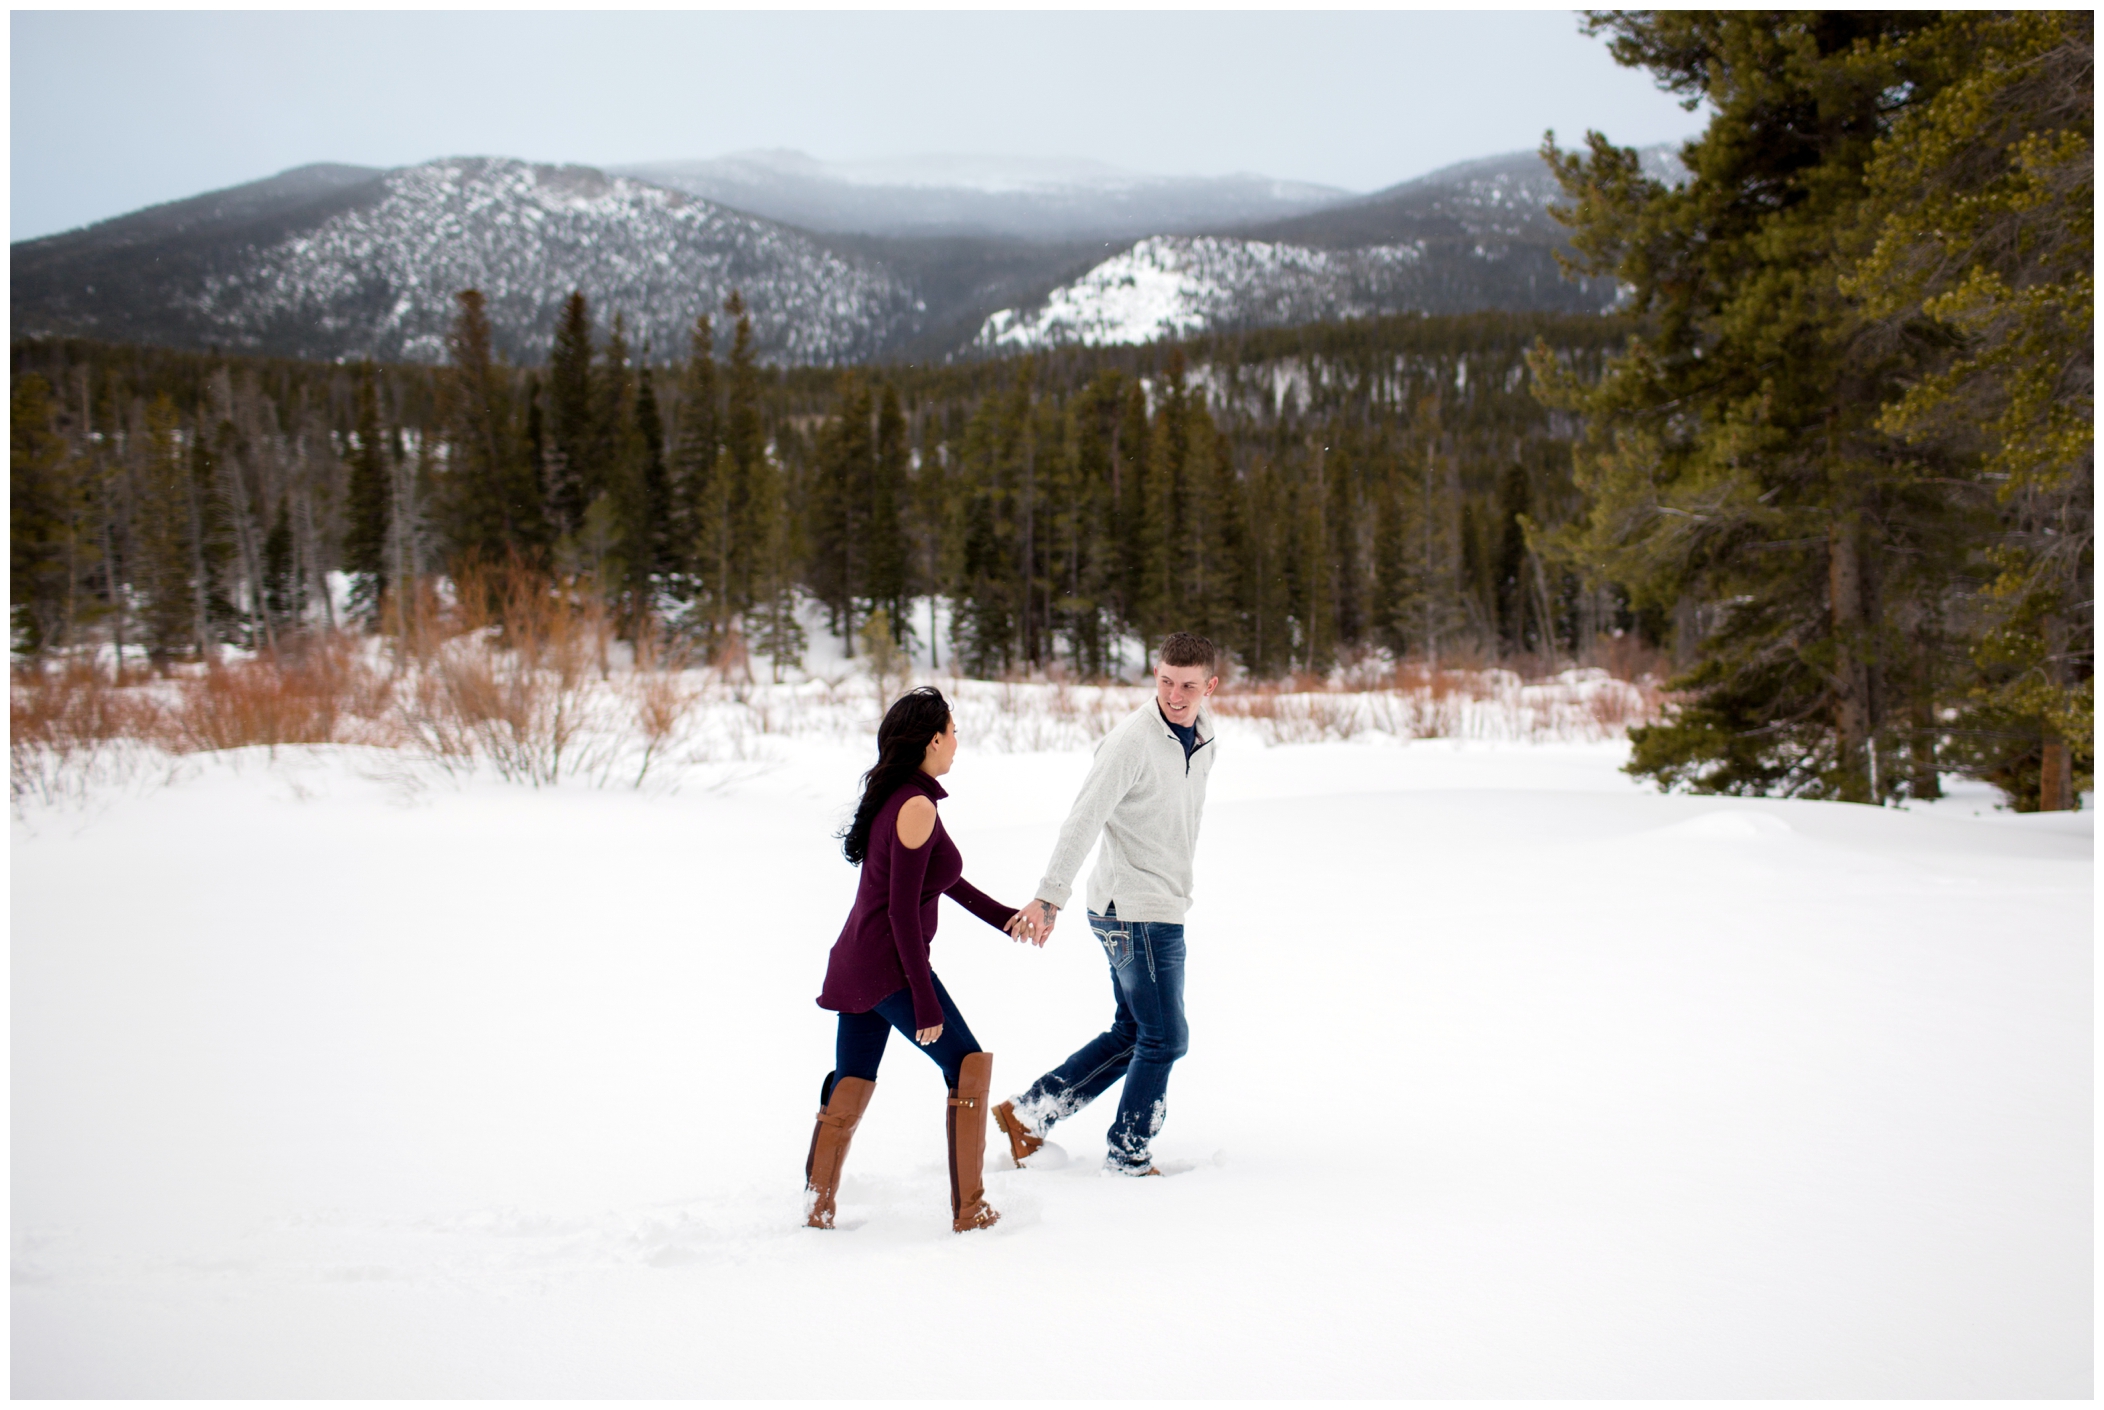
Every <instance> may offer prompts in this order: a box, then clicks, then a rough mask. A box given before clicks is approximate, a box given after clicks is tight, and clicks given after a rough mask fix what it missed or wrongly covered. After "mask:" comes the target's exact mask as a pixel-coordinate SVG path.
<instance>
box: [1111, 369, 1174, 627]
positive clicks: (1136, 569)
mask: <svg viewBox="0 0 2104 1410" xmlns="http://www.w3.org/2000/svg"><path fill="white" fill-rule="evenodd" d="M1150 439H1151V436H1150V434H1149V427H1148V423H1147V393H1146V390H1145V389H1144V388H1143V387H1141V385H1140V384H1139V382H1138V380H1137V379H1135V380H1133V381H1132V382H1131V383H1130V384H1129V385H1128V386H1127V387H1126V391H1125V410H1124V415H1123V416H1122V417H1121V418H1120V420H1119V422H1118V431H1117V436H1116V438H1115V439H1114V440H1113V441H1112V443H1111V474H1112V477H1113V479H1112V484H1113V487H1114V489H1113V492H1114V494H1115V496H1116V501H1117V516H1116V519H1115V521H1114V529H1113V532H1114V536H1115V539H1116V543H1117V562H1118V587H1119V593H1118V597H1119V602H1118V608H1119V612H1118V615H1119V616H1120V617H1121V618H1122V619H1123V620H1124V621H1125V622H1126V624H1127V625H1128V626H1129V627H1130V628H1131V629H1132V630H1134V631H1136V632H1138V633H1139V634H1140V635H1141V636H1142V637H1144V638H1147V639H1150V640H1151V639H1152V638H1153V637H1154V636H1155V635H1156V634H1157V632H1158V631H1159V630H1160V628H1161V624H1162V622H1163V621H1164V620H1165V619H1166V617H1167V615H1168V606H1167V604H1166V603H1165V602H1163V601H1162V599H1161V596H1160V591H1159V579H1158V578H1157V577H1156V576H1155V575H1154V568H1155V566H1156V565H1158V563H1159V560H1160V557H1161V548H1162V545H1161V536H1160V532H1159V517H1158V511H1157V508H1156V498H1157V497H1156V495H1155V493H1154V490H1153V486H1152V484H1151V483H1150V476H1149V469H1150V467H1149V464H1148V458H1149V450H1150V447H1149V441H1150Z"/></svg>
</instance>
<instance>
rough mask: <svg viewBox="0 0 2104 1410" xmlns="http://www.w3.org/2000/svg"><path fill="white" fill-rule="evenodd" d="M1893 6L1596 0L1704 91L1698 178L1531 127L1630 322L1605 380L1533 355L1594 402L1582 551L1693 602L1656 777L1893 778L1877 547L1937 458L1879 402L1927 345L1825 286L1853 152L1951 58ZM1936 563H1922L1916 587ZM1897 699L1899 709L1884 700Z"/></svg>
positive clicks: (1849, 207)
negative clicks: (1747, 8)
mask: <svg viewBox="0 0 2104 1410" xmlns="http://www.w3.org/2000/svg"><path fill="white" fill-rule="evenodd" d="M1936 23H1937V19H1936V17H1935V16H1933V15H1930V14H1926V13H1911V12H1882V11H1880V12H1868V11H1820V12H1804V13H1801V14H1789V15H1776V14H1756V13H1751V12H1730V13H1716V14H1713V13H1697V12H1670V13H1669V12H1658V13H1651V12H1644V13H1634V12H1632V13H1629V14H1623V15H1601V16H1597V17H1595V18H1594V19H1593V20H1592V21H1591V22H1590V27H1591V28H1592V30H1593V31H1594V32H1602V31H1604V32H1608V33H1611V34H1612V35H1613V36H1614V39H1613V42H1612V46H1611V47H1612V49H1613V52H1614V55H1615V57H1616V59H1617V60H1618V61H1619V62H1621V63H1623V64H1625V65H1629V66H1641V67H1646V68H1649V69H1651V70H1652V72H1653V73H1654V74H1655V75H1656V77H1657V79H1658V81H1659V82H1660V83H1661V84H1662V85H1663V86H1666V87H1668V88H1670V89H1671V90H1673V91H1675V92H1678V93H1680V94H1682V95H1683V97H1684V98H1686V99H1687V101H1689V102H1690V103H1696V102H1702V101H1705V100H1706V101H1708V102H1709V103H1710V104H1711V105H1712V106H1713V107H1714V109H1715V115H1714V116H1713V117H1712V118H1711V120H1710V123H1709V127H1708V129H1707V130H1706V132H1705V134H1704V136H1703V137H1702V138H1701V139H1700V140H1698V141H1696V142H1693V143H1690V144H1689V145H1688V146H1687V147H1686V148H1685V149H1684V150H1683V159H1684V160H1685V161H1686V163H1687V165H1688V167H1689V170H1690V173H1691V179H1690V180H1689V181H1688V183H1687V184H1686V185H1684V186H1680V187H1672V188H1668V187H1666V186H1664V185H1663V184H1662V183H1659V182H1657V181H1654V180H1650V179H1648V178H1646V177H1645V176H1644V175H1643V173H1642V168H1641V164H1640V163H1639V161H1638V159H1637V156H1636V154H1635V153H1634V152H1633V151H1629V150H1620V149H1616V148H1615V147H1613V146H1612V145H1611V144H1610V143H1608V141H1607V140H1606V139H1605V138H1604V137H1601V136H1600V135H1599V134H1597V133H1596V134H1592V135H1591V136H1590V137H1589V139H1588V141H1589V147H1590V151H1589V153H1588V154H1587V155H1586V156H1585V157H1579V156H1576V155H1563V154H1559V153H1555V152H1554V151H1553V149H1552V150H1551V152H1550V155H1551V157H1552V159H1553V160H1554V161H1555V162H1556V164H1557V170H1558V173H1559V176H1560V177H1561V179H1562V181H1563V183H1564V187H1565V190H1566V193H1567V194H1568V195H1569V196H1570V197H1571V198H1572V201H1573V205H1572V207H1571V208H1570V211H1569V216H1568V218H1569V220H1570V222H1571V225H1572V231H1573V234H1572V244H1573V246H1574V247H1575V248H1576V250H1577V251H1578V254H1579V262H1580V267H1581V268H1582V269H1584V270H1586V271H1588V272H1591V273H1594V274H1612V275H1614V276H1615V277H1617V278H1619V279H1621V280H1623V281H1625V282H1626V283H1627V284H1628V285H1629V286H1630V287H1631V288H1632V289H1633V290H1634V295H1633V312H1634V314H1635V316H1637V317H1638V318H1639V319H1640V320H1641V321H1642V325H1643V328H1644V335H1643V338H1642V340H1641V342H1639V343H1637V344H1636V345H1634V346H1633V347H1632V348H1631V350H1630V351H1629V352H1628V353H1627V354H1625V355H1624V356H1622V357H1620V358H1618V359H1616V360H1615V362H1614V363H1613V365H1612V368H1611V370H1610V371H1609V373H1608V375H1607V376H1606V378H1605V379H1604V380H1603V381H1601V382H1600V383H1599V384H1597V386H1594V387H1590V388H1580V387H1579V386H1578V385H1577V384H1576V383H1575V382H1574V380H1573V379H1572V378H1571V377H1569V376H1568V375H1567V374H1561V373H1559V371H1558V369H1557V368H1556V367H1554V366H1553V365H1552V364H1551V363H1550V362H1549V361H1548V360H1546V359H1542V358H1537V360H1536V371H1537V377H1538V380H1539V381H1541V382H1542V383H1543V385H1544V386H1545V388H1546V393H1547V395H1548V396H1550V398H1551V399H1552V400H1554V401H1555V402H1556V403H1557V404H1559V405H1562V406H1565V407H1567V408H1569V409H1572V410H1577V411H1580V412H1581V413H1583V414H1585V415H1586V416H1587V417H1588V439H1587V441H1586V443H1585V445H1584V447H1583V449H1582V451H1581V457H1580V464H1579V467H1578V479H1579V483H1580V485H1581V486H1582V487H1583V488H1584V489H1585V490H1586V492H1587V493H1588V495H1589V497H1590V501H1591V502H1590V507H1589V515H1588V521H1587V524H1586V527H1585V529H1584V531H1583V532H1582V533H1580V534H1578V535H1576V536H1574V537H1572V538H1571V539H1569V540H1567V543H1568V544H1569V546H1570V548H1571V551H1572V553H1573V556H1574V558H1575V560H1577V561H1579V562H1581V563H1586V564H1588V565H1589V566H1591V567H1593V568H1594V570H1595V571H1604V572H1605V573H1606V575H1608V576H1610V577H1612V578H1614V579H1615V580H1616V581H1619V582H1622V583H1624V584H1627V585H1628V588H1629V590H1630V591H1631V593H1632V594H1633V595H1634V596H1636V597H1639V598H1641V599H1647V600H1648V601H1649V602H1650V603H1651V604H1652V605H1653V606H1654V607H1656V608H1661V609H1666V608H1669V607H1670V606H1671V605H1673V604H1676V603H1678V602H1680V601H1682V600H1687V599H1693V600H1695V601H1697V602H1700V603H1704V604H1707V605H1708V616H1709V619H1710V620H1711V621H1712V623H1713V626H1712V629H1711V630H1710V631H1709V633H1708V634H1707V636H1706V637H1705V639H1704V640H1703V641H1702V643H1701V646H1700V659H1699V661H1698V662H1697V664H1696V666H1695V668H1694V669H1693V670H1692V671H1690V672H1688V673H1687V674H1685V675H1684V676H1683V677H1681V678H1680V679H1679V681H1678V688H1679V689H1680V690H1682V691H1684V692H1686V693H1687V695H1688V697H1689V699H1688V703H1687V704H1686V705H1685V706H1684V707H1683V708H1682V709H1681V710H1680V711H1679V712H1678V714H1677V715H1676V716H1675V717H1674V718H1673V719H1672V720H1671V721H1669V722H1667V723H1665V724H1661V725H1658V726H1652V727H1649V728H1645V729H1640V730H1637V731H1634V732H1632V736H1631V738H1632V740H1633V741H1634V742H1635V753H1634V756H1633V758H1632V763H1631V768H1632V770H1633V771H1635V772H1637V773H1639V774H1642V775H1646V776H1649V777H1651V778H1653V779H1656V780H1658V781H1659V782H1660V783H1661V784H1662V785H1671V784H1683V785H1686V786H1688V787H1692V788H1696V789H1701V790H1709V791H1722V792H1783V793H1802V794H1811V795H1816V796H1823V797H1834V798H1840V799H1844V800H1849V801H1857V802H1873V801H1880V800H1882V799H1884V798H1886V797H1889V796H1892V795H1893V794H1894V793H1896V792H1903V791H1904V789H1905V784H1906V778H1907V771H1906V770H1904V769H1902V768H1896V767H1894V762H1895V761H1894V760H1893V759H1892V758H1891V750H1892V746H1893V743H1894V742H1895V741H1894V739H1893V737H1892V735H1891V733H1890V724H1891V718H1890V717H1891V716H1893V715H1894V714H1898V715H1899V716H1900V717H1901V718H1904V717H1905V715H1906V713H1907V712H1906V711H1905V709H1904V702H1903V701H1902V700H1901V699H1900V698H1899V695H1898V692H1899V690H1900V688H1901V687H1902V686H1903V684H1904V682H1905V681H1906V680H1907V679H1908V678H1909V675H1910V674H1911V673H1910V672H1908V671H1907V670H1906V669H1904V662H1903V661H1901V660H1897V659H1895V658H1894V655H1893V650H1892V647H1893V638H1892V633H1891V630H1890V628H1891V625H1892V622H1891V615H1890V608H1891V607H1892V605H1893V603H1894V600H1895V598H1894V590H1895V589H1896V588H1897V587H1898V586H1899V584H1898V583H1897V582H1895V581H1892V580H1891V579H1890V578H1889V576H1888V575H1887V569H1888V568H1889V567H1890V566H1891V565H1894V564H1900V563H1906V562H1908V561H1909V560H1915V561H1917V562H1918V561H1920V558H1921V554H1922V550H1923V549H1924V548H1925V546H1926V545H1927V544H1929V543H1930V542H1932V541H1934V540H1935V539H1937V538H1938V537H1939V536H1940V535H1941V532H1942V530H1941V526H1940V524H1939V520H1941V519H1942V518H1943V517H1945V515H1946V513H1947V511H1948V509H1949V507H1950V503H1951V501H1950V498H1949V497H1948V496H1944V495H1936V494H1925V493H1923V491H1924V490H1925V489H1926V488H1927V487H1928V486H1929V485H1930V484H1931V483H1932V482H1934V481H1935V480H1938V479H1940V478H1943V477H1944V476H1945V475H1946V474H1947V473H1948V472H1949V471H1951V470H1952V469H1954V467H1952V466H1950V465H1948V464H1943V465H1938V464H1936V463H1934V460H1933V458H1932V457H1928V456H1924V455H1922V454H1920V453H1917V452H1915V451H1912V450H1910V449H1909V448H1907V447H1906V446H1905V445H1904V444H1903V443H1902V442H1900V441H1898V440H1897V439H1896V438H1894V437H1892V436H1891V435H1889V434H1887V433H1886V432H1884V431H1883V430H1881V429H1880V427H1879V425H1878V418H1879V408H1880V407H1881V406H1883V405H1884V404H1886V403H1888V402H1890V401H1891V400H1893V399H1894V398H1895V397H1896V396H1897V395H1898V394H1899V392H1900V390H1901V389H1902V388H1903V387H1904V386H1905V385H1906V384H1907V383H1909V382H1910V381H1912V380H1913V379H1914V378H1915V377H1917V376H1918V375H1919V374H1920V373H1921V372H1922V371H1923V370H1925V367H1924V361H1925V357H1926V355H1927V353H1928V350H1927V349H1926V348H1925V347H1923V346H1921V345H1919V344H1915V345H1909V344H1908V343H1905V342H1898V341H1894V340H1889V339H1877V338H1873V337H1867V336H1865V334H1866V328H1865V324H1864V321H1863V319H1862V317H1861V314H1860V310H1859V309H1858V308H1857V307H1855V306H1854V305H1853V304H1852V302H1851V301H1850V299H1849V298H1848V297H1847V296H1846V295H1845V293H1844V292H1843V289H1842V287H1841V281H1842V278H1843V276H1844V275H1845V273H1846V270H1847V264H1846V260H1845V258H1844V256H1845V251H1846V249H1847V247H1848V244H1849V239H1850V234H1849V232H1850V230H1851V229H1852V227H1853V226H1854V225H1855V224H1856V223H1857V222H1858V219H1859V212H1860V209H1861V206H1862V202H1863V198H1864V191H1865V176H1866V167H1867V165H1868V163H1869V161H1870V159H1871V158H1872V156H1873V155H1874V149H1875V144H1876V141H1877V138H1878V136H1879V134H1880V133H1881V132H1882V131H1883V130H1885V129H1886V128H1887V127H1888V126H1889V124H1890V122H1891V121H1892V116H1893V112H1894V109H1895V107H1896V106H1897V107H1900V108H1904V107H1906V106H1911V105H1914V104H1917V103H1922V102H1927V101H1929V100H1931V99H1932V98H1933V97H1934V95H1935V93H1936V91H1937V90H1938V88H1939V86H1940V85H1941V83H1942V81H1943V78H1942V76H1941V75H1940V74H1939V73H1938V72H1937V68H1936V65H1934V64H1933V63H1929V62H1925V61H1924V59H1923V56H1922V55H1921V53H1920V52H1919V49H1918V46H1916V45H1915V43H1914V41H1915V39H1916V38H1917V37H1918V35H1919V34H1920V33H1921V32H1922V31H1924V30H1926V29H1928V28H1929V27H1931V26H1933V25H1934V24H1936ZM1942 590H1943V589H1941V588H1940V587H1938V586H1937V585H1936V584H1934V583H1933V582H1921V583H1917V584H1915V585H1914V586H1913V588H1912V591H1913V592H1917V593H1924V592H1925V593H1930V594H1935V593H1939V592H1941V591H1942ZM1895 705H1898V706H1901V708H1900V709H1899V710H1897V711H1895V709H1894V706H1895Z"/></svg>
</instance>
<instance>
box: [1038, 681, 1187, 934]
mask: <svg viewBox="0 0 2104 1410" xmlns="http://www.w3.org/2000/svg"><path fill="white" fill-rule="evenodd" d="M1197 728H1198V747H1197V749H1196V750H1195V751H1193V752H1192V754H1191V755H1190V757H1189V758H1185V756H1184V749H1183V745H1182V744H1181V743H1179V742H1178V741H1177V738H1176V732H1175V731H1174V730H1172V729H1171V728H1170V727H1169V722H1168V721H1167V720H1166V719H1164V718H1163V717H1162V712H1161V707H1160V706H1159V705H1158V704H1157V703H1156V702H1154V701H1152V700H1150V701H1148V702H1147V703H1146V704H1145V705H1143V706H1141V707H1140V708H1139V709H1138V710H1135V711H1133V713H1132V714H1131V715H1129V716H1127V717H1126V718H1125V719H1124V720H1123V721H1122V722H1121V723H1120V724H1119V725H1118V727H1117V728H1115V729H1113V730H1112V731H1111V732H1110V733H1109V734H1107V735H1105V736H1104V737H1103V740H1102V742H1101V743H1099V744H1098V745H1097V746H1096V760H1095V762H1094V763H1093V764H1092V765H1090V766H1089V773H1088V777H1087V778H1086V779H1084V780H1083V781H1082V784H1081V792H1080V794H1079V795H1078V796H1077V797H1076V798H1075V799H1074V808H1073V811H1072V812H1070V813H1068V814H1067V821H1066V824H1065V826H1063V827H1061V828H1060V830H1059V842H1058V844H1057V845H1056V846H1055V847H1054V848H1053V849H1052V861H1051V862H1050V864H1049V865H1048V866H1047V867H1046V869H1045V877H1044V880H1043V881H1041V882H1039V883H1038V887H1037V894H1038V896H1039V897H1040V898H1041V899H1043V900H1046V901H1050V902H1051V903H1052V904H1053V905H1055V906H1061V907H1064V906H1065V905H1066V904H1067V901H1068V899H1069V898H1070V897H1071V896H1072V895H1073V894H1074V877H1075V875H1076V874H1077V873H1078V872H1079V871H1080V870H1081V864H1082V862H1084V861H1086V860H1087V859H1088V854H1089V849H1090V848H1092V847H1094V846H1095V845H1096V839H1097V837H1099V836H1100V837H1102V839H1103V852H1102V855H1100V856H1099V857H1097V859H1096V866H1095V869H1094V870H1092V871H1091V872H1090V873H1089V895H1088V905H1089V909H1090V910H1092V911H1095V912H1097V913H1098V914H1101V913H1102V912H1104V911H1106V910H1108V909H1109V908H1110V907H1111V906H1112V905H1113V904H1115V905H1116V906H1117V908H1118V918H1119V919H1120V920H1152V921H1168V922H1171V923H1176V924H1181V923H1182V921H1183V918H1184V912H1185V911H1187V910H1189V909H1190V907H1191V859H1192V856H1193V855H1194V854H1195V853H1196V852H1197V850H1198V823H1199V818H1200V815H1201V814H1202V813H1203V812H1204V811H1205V780H1206V775H1207V774H1209V773H1210V772H1211V771H1212V768H1213V755H1214V753H1215V752H1216V751H1215V749H1214V746H1213V738H1214V736H1213V721H1212V717H1211V716H1209V715H1207V714H1206V713H1205V712H1204V711H1203V710H1201V711H1200V712H1199V715H1198V718H1197Z"/></svg>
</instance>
